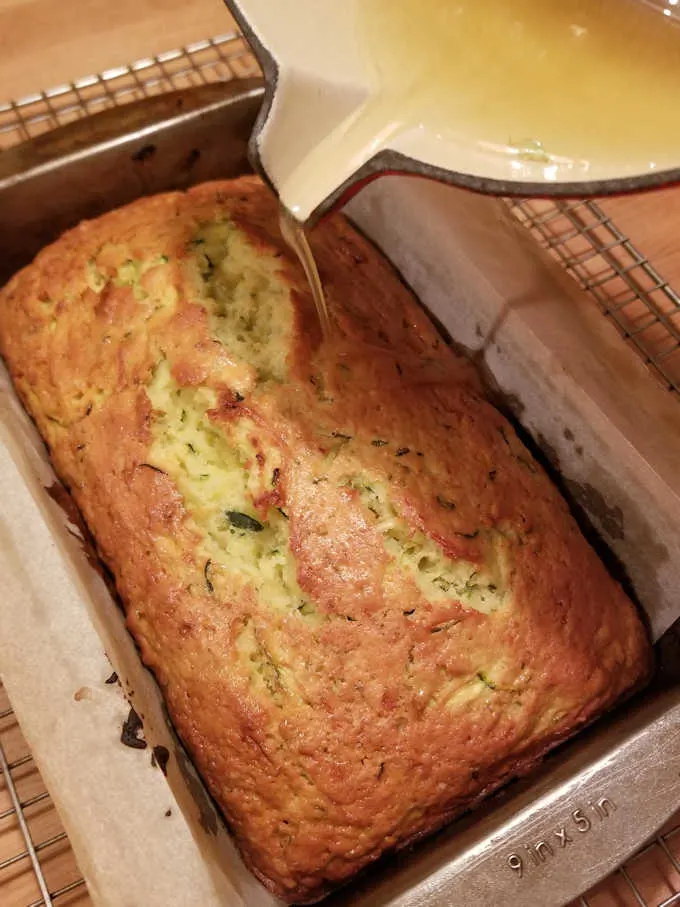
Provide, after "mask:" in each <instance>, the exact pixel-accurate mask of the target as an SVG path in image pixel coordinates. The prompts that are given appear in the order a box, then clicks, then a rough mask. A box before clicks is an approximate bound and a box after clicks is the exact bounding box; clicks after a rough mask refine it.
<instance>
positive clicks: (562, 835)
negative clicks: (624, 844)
mask: <svg viewBox="0 0 680 907" xmlns="http://www.w3.org/2000/svg"><path fill="white" fill-rule="evenodd" d="M616 809H617V806H616V803H614V801H613V800H612V799H611V798H610V797H601V798H600V799H599V800H598V801H597V802H596V803H588V804H587V805H586V806H585V807H580V808H579V809H575V810H573V811H572V812H571V813H570V815H569V819H568V820H567V821H566V822H565V823H564V824H563V825H559V826H557V827H555V828H553V829H551V830H550V832H548V833H547V834H545V835H543V837H542V838H540V840H538V841H532V842H529V843H526V844H523V845H522V846H521V847H520V848H518V849H517V850H515V851H514V852H513V853H511V854H510V855H509V856H508V857H507V860H506V863H507V866H508V867H509V868H510V869H511V870H512V872H514V873H515V874H516V875H517V876H519V878H522V877H523V876H524V875H525V874H527V872H529V871H530V870H532V869H540V867H541V866H543V865H544V864H545V863H547V862H548V861H549V860H551V859H552V858H553V857H555V856H556V855H557V854H559V852H560V851H562V850H567V849H568V848H569V847H570V846H571V845H572V844H575V843H576V842H577V841H578V840H579V839H580V838H582V837H584V836H585V835H587V834H588V832H590V831H592V829H593V828H594V827H595V826H596V825H598V824H600V823H602V822H605V821H606V820H607V819H609V818H610V817H611V815H612V814H613V813H615V812H616Z"/></svg>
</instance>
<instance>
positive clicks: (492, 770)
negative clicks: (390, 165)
mask: <svg viewBox="0 0 680 907" xmlns="http://www.w3.org/2000/svg"><path fill="white" fill-rule="evenodd" d="M313 246H314V250H315V253H316V255H317V258H318V263H319V266H320V271H321V276H322V279H323V282H324V285H325V288H326V292H327V295H328V301H329V305H330V309H331V313H332V318H333V323H334V335H333V338H332V339H331V340H330V341H326V342H323V341H322V338H321V336H320V333H319V328H318V325H317V321H316V318H315V313H314V308H313V304H312V302H311V298H310V295H309V292H308V289H307V286H306V284H305V281H304V277H303V275H302V273H301V270H300V268H299V267H298V266H297V264H296V263H294V262H293V261H292V260H291V258H290V255H289V253H288V252H287V250H286V249H285V247H284V246H283V245H282V242H281V240H280V238H279V234H278V230H277V225H276V205H275V202H274V200H273V198H271V197H270V196H269V194H268V193H267V192H266V191H265V189H264V188H263V186H262V185H261V184H260V183H259V182H258V181H257V180H255V179H254V178H243V179H240V180H235V181H231V182H224V183H213V184H208V185H204V186H200V187H197V188H195V189H193V190H191V191H190V192H188V193H186V194H180V193H174V194H168V195H162V196H157V197H154V198H148V199H143V200H140V201H138V202H136V203H134V204H132V205H129V206H128V207H126V208H123V209H121V210H118V211H114V212H112V213H110V214H107V215H105V216H103V217H101V218H99V219H98V220H96V221H92V222H86V223H83V224H81V225H80V226H79V227H78V228H76V229H75V230H72V231H70V232H69V233H67V234H66V235H65V236H63V237H62V238H61V239H60V240H59V241H58V242H57V243H55V244H54V245H52V246H50V247H48V248H47V249H45V250H44V251H43V252H42V253H41V254H40V255H39V256H38V257H37V259H36V261H35V262H34V263H33V264H32V265H31V266H30V267H28V268H26V269H25V270H24V271H23V272H21V273H20V274H19V275H17V276H16V277H15V278H13V279H12V281H11V282H10V283H9V284H8V286H7V287H6V288H5V289H4V291H2V292H0V350H1V351H2V354H3V356H4V357H5V360H6V362H7V364H8V366H9V368H10V371H11V374H12V377H13V380H14V382H15V386H16V388H17V390H18V392H19V394H20V396H21V398H22V400H23V401H24V403H25V405H26V406H27V408H28V409H29V411H30V412H31V414H32V415H33V417H34V418H35V420H36V422H37V425H38V427H39V429H40V431H41V433H42V435H43V437H44V438H45V441H46V442H47V444H48V446H49V449H50V451H51V455H52V459H53V462H54V464H55V467H56V469H57V472H58V474H59V475H60V477H61V478H62V479H63V480H64V482H65V483H66V484H67V485H68V487H69V488H70V489H71V492H72V494H73V496H74V498H75V500H76V502H77V504H78V505H79V507H80V508H81V510H82V512H83V514H84V516H85V518H86V520H87V523H88V525H89V526H90V528H91V530H92V532H93V534H94V536H95V538H96V541H97V544H98V547H99V550H100V553H101V556H102V558H103V559H104V561H105V562H106V563H107V565H108V566H109V568H110V569H111V571H112V572H113V575H114V577H115V579H116V583H117V587H118V590H119V592H120V595H121V598H122V599H123V602H124V604H125V608H126V613H127V619H128V625H129V627H130V630H131V631H132V633H133V634H134V636H135V638H136V640H137V642H138V643H139V645H140V648H141V651H142V655H143V658H144V660H145V662H146V663H147V664H148V665H149V666H150V667H151V668H152V669H153V671H154V672H155V674H156V677H157V678H158V681H159V683H160V685H161V687H162V689H163V692H164V695H165V697H166V700H167V703H168V708H169V711H170V715H171V717H172V719H173V721H174V723H175V725H176V727H177V730H178V732H179V734H180V736H181V737H182V739H183V741H184V742H185V744H186V746H187V747H188V749H189V751H190V752H191V755H192V757H193V759H194V760H195V762H196V765H197V766H198V768H199V769H200V771H201V773H202V775H203V777H204V778H205V780H206V782H207V784H208V787H209V788H210V790H211V792H212V794H213V795H214V797H215V799H216V800H217V802H218V803H219V804H220V806H221V807H222V809H223V811H224V813H225V815H226V817H227V819H228V821H229V824H230V826H231V829H232V830H233V832H234V834H235V836H236V839H237V841H238V844H239V847H240V849H241V852H242V853H243V856H244V858H245V860H246V862H247V863H248V864H249V866H250V867H251V868H252V869H253V871H254V872H255V873H256V874H257V875H258V876H259V878H260V879H261V880H262V881H263V882H264V883H265V884H266V885H267V886H268V887H269V888H270V889H271V890H272V891H274V892H276V893H277V894H278V895H280V896H282V897H284V898H285V899H287V900H289V901H312V900H314V899H318V898H319V897H321V896H322V895H323V894H324V893H325V892H326V891H327V890H329V889H330V888H332V887H334V886H335V885H338V884H340V883H342V882H344V881H345V880H347V879H348V878H349V877H351V876H352V875H353V874H354V873H356V872H357V871H358V870H359V869H361V868H362V867H364V866H365V865H367V864H368V863H370V862H371V861H373V860H374V859H376V858H377V857H378V856H379V855H380V854H381V853H383V852H385V851H386V850H389V849H392V848H395V847H399V846H403V845H404V844H405V843H407V842H408V841H411V840H414V839H415V838H417V837H419V836H421V835H423V834H426V833H428V832H429V831H432V830H434V829H435V828H437V827H439V826H441V825H442V824H443V823H444V822H446V821H447V820H448V819H450V818H451V817H452V816H454V815H456V814H457V813H459V812H461V811H462V810H464V809H465V808H467V807H468V806H470V805H472V804H474V802H476V801H477V800H478V799H479V798H480V797H482V796H484V795H485V794H486V793H488V792H489V791H491V790H492V789H494V788H495V787H496V786H498V785H499V784H500V783H502V781H503V780H505V779H508V778H510V777H511V776H513V775H514V774H517V773H518V772H520V771H524V770H525V769H526V768H528V767H529V766H530V765H531V764H532V763H533V762H535V760H536V759H537V758H538V757H539V756H540V755H541V754H542V753H543V752H545V751H546V750H547V749H549V748H550V747H551V746H553V745H554V744H556V743H557V742H559V741H560V740H562V739H564V738H565V737H567V736H569V735H570V734H571V733H573V732H574V731H575V730H577V729H578V728H579V727H580V726H581V725H583V724H584V723H586V722H587V721H589V720H591V719H592V718H594V717H595V716H596V715H597V714H598V713H600V712H601V711H602V710H603V709H605V708H606V707H607V706H609V705H610V704H612V703H613V702H614V701H615V700H616V699H617V698H619V697H620V696H621V695H622V694H624V693H626V692H627V691H628V690H629V689H631V688H632V687H634V686H636V685H638V684H639V683H640V682H641V681H642V680H643V679H644V678H645V676H646V675H647V673H648V670H649V665H650V649H649V645H648V642H647V640H646V636H645V633H644V630H643V627H642V625H641V622H640V620H639V618H638V616H637V614H636V612H635V608H634V607H633V605H632V604H631V603H630V602H629V600H628V599H627V598H626V596H625V595H624V593H623V592H622V590H621V589H620V588H619V586H618V585H617V584H616V583H615V582H614V581H613V580H612V579H611V578H610V577H609V575H608V574H607V572H606V570H605V568H604V567H603V566H602V564H601V563H600V561H599V560H598V558H597V557H596V555H595V554H594V552H593V551H592V550H591V548H590V547H589V546H588V544H587V543H586V541H585V540H584V538H583V537H582V535H581V533H580V531H579V530H578V528H577V526H576V524H575V522H574V520H573V519H572V517H571V515H570V513H569V511H568V509H567V507H566V505H565V503H564V502H563V501H562V499H561V497H560V496H559V494H558V492H557V491H556V489H555V488H554V487H553V485H552V484H551V482H550V481H549V479H548V478H547V477H546V475H545V474H544V472H543V471H542V469H541V468H540V466H538V465H537V464H536V463H535V461H534V460H533V458H532V456H531V455H530V453H529V452H528V451H527V450H526V449H525V448H524V447H523V445H522V444H521V443H520V441H519V440H518V438H517V437H516V435H515V433H514V431H513V429H512V428H511V426H510V425H509V424H508V422H507V421H506V420H505V419H504V417H503V416H502V415H500V414H499V412H498V411H497V410H496V409H494V408H493V407H492V406H491V405H490V404H489V403H488V402H486V401H485V399H484V398H483V395H482V393H481V391H480V389H479V387H478V384H477V381H476V378H475V376H474V373H473V372H472V370H471V369H470V367H469V366H468V365H467V363H465V362H464V361H462V360H460V359H458V358H457V357H455V356H454V354H453V353H452V352H451V350H450V349H449V348H447V347H446V345H445V344H444V343H443V342H442V341H441V340H440V338H439V337H438V335H437V333H436V331H435V330H434V328H433V327H432V326H431V324H430V323H429V321H428V320H427V318H426V317H425V316H424V314H423V313H422V312H421V310H420V308H419V307H418V305H417V303H416V302H415V301H414V300H413V298H412V296H411V294H410V293H409V291H408V290H407V288H406V287H405V286H403V284H401V282H400V281H399V280H398V278H397V277H396V276H395V274H394V272H393V271H392V269H391V268H390V266H389V265H388V264H387V263H386V262H385V261H384V260H383V259H382V258H381V257H380V256H379V255H378V254H377V253H376V251H375V250H374V249H373V248H372V247H371V246H370V245H369V244H368V243H367V242H365V241H364V240H363V239H361V238H360V237H359V236H357V234H356V233H355V232H353V231H352V229H351V228H350V227H349V226H348V225H347V224H346V222H345V221H344V220H343V219H341V218H339V217H337V218H334V219H331V220H329V221H327V222H325V223H323V224H322V225H321V226H320V227H319V228H318V229H317V231H316V232H315V235H314V237H313ZM168 858H169V859H171V855H168Z"/></svg>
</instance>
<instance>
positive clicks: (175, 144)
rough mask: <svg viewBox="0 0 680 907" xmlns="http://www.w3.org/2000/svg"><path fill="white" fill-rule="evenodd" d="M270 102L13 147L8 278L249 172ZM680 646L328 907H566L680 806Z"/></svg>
mask: <svg viewBox="0 0 680 907" xmlns="http://www.w3.org/2000/svg"><path fill="white" fill-rule="evenodd" d="M262 97H263V89H262V85H261V83H260V82H259V81H257V80H253V81H244V82H239V83H229V84H226V85H220V84H217V85H210V86H204V87H202V88H200V89H195V90H190V91H188V92H186V93H177V94H172V95H166V96H162V97H159V98H152V99H148V100H146V101H143V102H140V103H138V104H132V105H129V106H126V107H122V108H119V109H115V110H111V111H108V112H106V113H103V114H99V115H97V116H95V117H92V118H89V119H84V120H81V121H79V122H77V123H74V124H72V125H71V126H67V127H65V128H63V129H60V130H57V131H55V132H53V133H49V134H46V135H44V136H42V137H40V138H38V139H35V140H33V141H32V142H30V143H26V144H24V145H21V146H18V147H17V148H15V149H12V150H10V151H8V152H4V153H3V154H2V155H0V284H1V283H3V282H4V281H5V280H6V279H7V278H8V277H9V276H10V275H11V274H12V273H13V272H14V271H16V270H17V269H18V268H20V267H22V266H23V265H25V264H26V263H28V262H29V261H30V260H31V259H32V257H33V256H34V255H35V253H36V252H37V251H38V250H39V249H40V248H41V247H42V246H43V245H45V244H46V243H48V242H50V241H51V240H53V239H55V238H56V237H57V236H58V235H59V234H60V233H61V232H62V231H63V230H65V229H66V228H68V227H70V226H73V225H75V224H76V223H77V222H79V221H80V220H81V219H83V218H87V217H93V216H96V215H98V214H100V213H102V212H103V211H105V210H108V209H110V208H113V207H115V206H118V205H121V204H124V203H126V202H128V201H131V200H133V199H135V198H138V197H139V196H140V195H145V194H151V193H155V192H161V191H165V190H171V189H182V188H186V187H188V186H190V185H192V184H194V183H197V182H200V181H203V180H209V179H215V178H226V177H232V176H236V175H238V174H241V173H243V172H246V171H248V170H249V165H248V161H247V145H248V139H249V137H250V133H251V129H252V126H253V123H254V122H255V119H256V116H257V113H258V110H259V108H260V104H261V100H262ZM73 556H74V557H75V556H77V554H75V555H73ZM674 638H675V637H673V638H669V637H668V635H667V636H666V637H665V638H664V639H663V640H662V641H661V644H657V650H658V652H659V663H660V668H659V673H658V676H657V679H656V680H655V682H654V684H653V685H652V687H651V688H650V689H649V690H647V691H646V692H645V694H644V695H639V696H637V697H636V698H635V699H634V700H632V701H630V702H628V703H626V704H625V705H624V706H622V707H621V708H620V709H619V710H618V712H616V713H615V714H613V715H609V716H607V717H606V718H605V719H603V720H601V721H599V722H598V723H597V724H596V725H595V726H593V727H592V728H590V729H589V730H588V731H586V732H585V733H583V734H582V735H581V736H580V737H579V738H578V739H577V740H575V741H573V742H572V743H570V744H569V745H567V746H564V747H562V748H561V749H560V750H559V751H558V752H557V753H555V754H553V755H551V756H550V757H549V758H547V759H546V760H545V762H544V763H543V764H542V765H541V766H540V767H539V768H538V769H537V770H535V771H534V772H533V773H532V774H531V776H530V777H528V778H526V779H523V780H522V781H519V782H515V783H514V784H511V785H510V786H509V787H507V788H506V789H505V790H504V791H503V792H501V793H500V794H498V795H497V796H495V797H493V798H492V799H491V800H489V801H488V802H487V803H486V804H485V805H484V806H483V807H482V808H481V809H479V810H477V811H476V812H475V813H473V814H470V815H468V816H466V817H464V818H463V819H462V820H460V821H458V822H456V823H454V824H453V825H452V826H450V827H449V828H448V829H446V830H445V831H444V832H442V833H440V834H438V835H437V836H435V837H434V838H432V839H430V840H429V841H427V842H425V843H423V844H421V845H418V846H416V847H414V848H413V849H412V850H410V851H409V853H408V854H406V855H400V856H399V857H397V858H390V859H386V860H384V861H383V862H382V863H381V864H380V865H379V866H377V867H375V868H374V869H373V870H371V871H370V872H368V873H366V874H365V875H364V876H363V877H362V878H361V879H360V880H359V881H357V882H356V883H354V884H352V885H350V886H349V887H347V888H345V889H343V890H342V891H341V892H339V893H338V894H336V895H334V896H331V898H330V899H329V901H328V903H329V905H330V904H333V905H336V904H337V905H346V907H369V905H371V907H416V905H418V907H425V905H427V907H449V905H453V904H460V905H463V904H465V905H466V907H489V905H492V904H498V903H503V904H504V905H506V907H558V905H563V904H566V903H567V902H569V901H570V900H571V899H572V898H574V897H575V896H577V895H578V894H579V893H580V892H582V891H584V890H586V889H587V888H589V887H590V886H591V885H593V884H594V883H595V882H597V881H598V880H600V879H601V878H602V877H604V876H605V875H606V874H608V873H609V872H610V871H611V870H612V869H614V868H615V867H616V866H617V865H618V864H619V863H621V862H622V861H623V860H624V859H625V858H626V857H627V856H629V855H630V854H631V853H632V852H633V851H634V850H635V849H636V848H637V847H638V846H640V845H641V844H642V843H644V842H645V840H646V839H648V838H649V837H651V836H652V835H653V834H654V833H655V832H656V831H657V830H658V828H659V827H660V826H661V825H662V824H663V822H664V821H665V820H666V819H667V818H668V817H669V816H670V815H671V813H672V812H673V811H674V809H675V808H676V807H677V805H678V801H680V784H679V779H680V685H679V684H678V681H679V680H680V677H679V671H678V667H679V663H680V652H679V651H678V648H677V647H675V644H674V642H673V639H674ZM227 871H228V870H227ZM256 901H257V903H260V899H259V898H258V897H256V898H255V899H254V900H253V901H252V903H255V902H256ZM243 903H248V904H250V903H251V900H250V898H249V896H246V898H245V901H243Z"/></svg>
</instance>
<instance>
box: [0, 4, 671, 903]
mask: <svg viewBox="0 0 680 907" xmlns="http://www.w3.org/2000/svg"><path fill="white" fill-rule="evenodd" d="M232 28H233V22H232V20H231V18H230V16H229V14H228V12H227V11H226V8H225V7H224V5H223V3H222V0H191V2H190V3H187V2H186V0H115V2H112V3H108V2H105V0H66V2H64V3H54V2H53V0H0V101H3V100H9V99H12V98H14V99H17V98H20V97H22V96H25V95H27V94H29V93H31V92H33V91H36V90H40V89H43V88H48V87H50V86H52V85H56V84H60V83H63V82H66V81H69V80H72V79H75V78H78V77H79V76H82V75H87V74H90V73H95V72H101V71H102V70H104V69H107V68H110V67H114V66H118V65H121V64H124V63H128V62H131V61H133V60H136V59H140V58H142V57H146V56H149V55H152V54H154V53H158V52H161V51H164V50H170V49H173V48H175V47H179V46H182V45H186V44H188V43H190V42H193V41H197V40H200V39H202V38H206V37H209V36H212V35H216V34H221V33H225V32H228V31H230V30H231V29H232ZM603 207H604V208H605V210H606V211H607V212H608V213H610V214H612V215H613V217H614V218H615V219H616V221H617V223H618V224H619V225H620V227H621V228H622V230H623V231H624V232H625V233H627V234H628V235H629V236H630V238H631V239H632V241H633V242H634V243H635V244H636V245H637V246H638V247H639V248H640V250H641V251H642V252H643V253H644V254H645V255H647V256H649V257H650V258H651V259H652V260H653V262H654V264H655V265H656V267H657V269H658V270H659V271H660V272H661V273H662V274H663V276H664V277H666V278H667V279H668V280H670V281H671V283H673V284H674V285H675V286H677V287H680V189H670V190H664V191H660V192H653V193H649V194H644V195H639V196H630V197H626V198H619V199H614V200H609V201H606V202H603ZM6 799H7V798H6V793H5V792H4V791H3V790H2V785H1V783H0V811H1V808H2V807H3V806H5V801H6ZM16 833H18V832H15V831H13V830H10V834H11V835H16ZM4 834H5V835H6V832H5V833H4ZM19 840H20V839H18V838H17V847H18V842H19ZM2 841H3V831H2V829H1V828H0V846H1V845H2ZM2 856H3V855H2V854H1V853H0V860H1V859H2ZM52 859H53V862H54V863H55V864H57V863H58V864H60V865H59V866H55V868H54V869H55V871H56V872H57V875H60V874H61V875H62V876H63V878H64V880H66V879H68V878H69V877H71V878H72V877H73V875H72V874H73V869H72V857H70V855H69V853H68V850H67V849H63V848H62V851H61V852H59V853H55V854H54V856H53V858H52ZM60 866H61V869H62V871H61V873H60V872H59V868H60ZM650 872H651V877H654V871H653V868H652V870H650ZM22 877H23V880H24V881H23V882H22ZM675 882H676V883H677V888H676V887H673V889H672V890H680V879H678V880H675ZM31 884H32V883H31V874H30V871H29V874H28V876H26V875H23V870H22V869H21V867H19V866H17V868H16V872H13V874H12V876H11V878H10V879H9V882H6V881H5V879H4V877H2V876H0V889H1V890H0V902H1V903H2V904H3V905H5V907H26V904H27V903H28V902H29V901H30V900H33V897H34V896H35V895H34V894H33V892H32V888H31ZM29 890H30V893H29ZM669 890H671V889H669V882H668V880H666V882H665V883H664V888H663V891H661V889H660V890H659V891H660V896H661V895H667V893H668V891H669ZM83 895H84V893H83V892H82V891H80V890H79V891H77V892H73V895H72V899H69V903H70V904H72V905H74V907H75V905H76V904H77V905H78V907H81V905H85V904H86V903H89V902H88V901H87V898H86V896H85V897H84V896H83ZM59 903H61V901H60V902H59ZM64 903H66V902H65V901H64ZM597 903H598V904H601V905H602V907H604V905H605V904H607V905H612V907H613V905H623V904H626V903H628V900H627V898H625V897H624V896H623V895H622V894H621V893H620V889H619V890H618V891H617V890H616V888H615V887H614V886H610V888H609V889H607V888H606V887H605V888H602V889H601V891H600V894H599V895H598V900H597ZM653 903H658V901H656V900H655V901H653Z"/></svg>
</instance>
